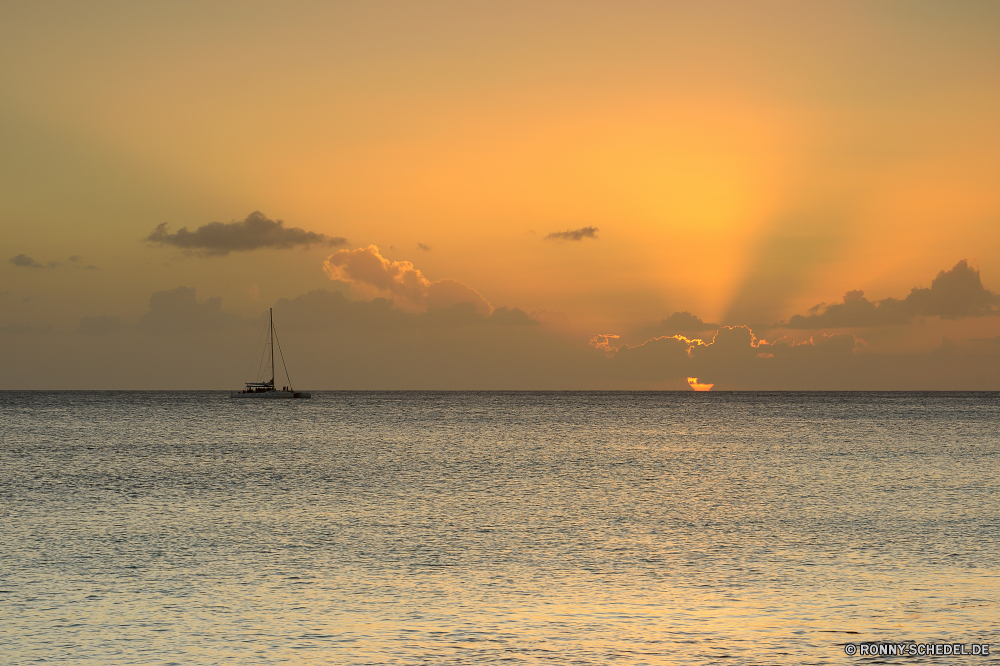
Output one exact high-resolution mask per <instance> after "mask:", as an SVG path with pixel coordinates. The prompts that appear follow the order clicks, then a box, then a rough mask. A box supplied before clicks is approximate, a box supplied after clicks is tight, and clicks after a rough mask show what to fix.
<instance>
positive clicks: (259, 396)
mask: <svg viewBox="0 0 1000 666" xmlns="http://www.w3.org/2000/svg"><path fill="white" fill-rule="evenodd" d="M229 397H230V398H253V399H254V400H281V399H286V400H289V399H295V398H299V399H302V398H310V397H312V396H311V394H310V393H309V391H263V392H261V393H246V392H244V391H233V392H232V393H230V394H229Z"/></svg>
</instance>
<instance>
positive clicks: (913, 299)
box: [785, 259, 1000, 329]
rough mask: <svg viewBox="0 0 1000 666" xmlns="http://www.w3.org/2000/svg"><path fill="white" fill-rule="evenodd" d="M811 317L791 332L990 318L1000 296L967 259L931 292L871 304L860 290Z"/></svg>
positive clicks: (798, 319) (999, 309) (797, 319)
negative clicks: (918, 320)
mask: <svg viewBox="0 0 1000 666" xmlns="http://www.w3.org/2000/svg"><path fill="white" fill-rule="evenodd" d="M809 312H810V314H809V315H807V316H802V315H795V316H794V317H792V318H791V319H790V320H789V321H788V324H786V325H785V326H786V327H787V328H794V329H818V328H849V327H871V326H887V325H893V324H895V325H900V324H908V323H910V322H912V321H913V320H914V319H916V318H917V317H931V316H938V317H941V318H942V319H959V318H962V317H990V316H997V315H998V314H1000V295H998V294H995V293H993V292H992V291H990V290H988V289H986V288H985V287H984V286H983V283H982V280H981V279H980V277H979V271H978V270H976V269H974V268H972V267H971V266H969V264H968V262H966V260H965V259H963V260H961V261H959V262H958V263H957V264H955V266H954V268H952V269H951V270H950V271H941V272H940V273H938V275H937V277H936V278H934V280H933V281H932V282H931V286H930V288H926V287H914V288H913V289H912V290H910V294H909V295H908V296H907V297H906V298H905V299H902V300H899V299H895V298H886V299H883V300H881V301H869V300H868V299H867V298H865V297H864V292H863V291H861V290H860V289H858V290H854V291H849V292H847V293H846V294H844V299H843V302H842V303H834V304H831V305H827V304H825V303H820V304H819V305H816V306H814V307H812V308H810V310H809Z"/></svg>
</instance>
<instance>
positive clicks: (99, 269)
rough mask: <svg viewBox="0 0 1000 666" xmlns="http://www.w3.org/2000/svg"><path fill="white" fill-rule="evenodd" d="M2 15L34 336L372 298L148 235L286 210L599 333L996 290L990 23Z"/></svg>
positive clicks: (884, 6)
mask: <svg viewBox="0 0 1000 666" xmlns="http://www.w3.org/2000/svg"><path fill="white" fill-rule="evenodd" d="M0 24H2V25H4V26H5V27H6V30H5V35H4V40H0V58H2V61H3V62H5V63H7V66H5V67H4V68H2V69H0V87H2V89H3V90H4V94H3V96H2V97H0V144H2V145H3V146H4V149H3V150H2V151H0V195H2V198H0V200H2V201H3V203H4V205H3V207H2V208H0V225H2V229H3V234H2V236H0V253H3V254H2V256H0V259H2V260H3V262H4V263H3V264H2V266H0V328H2V327H7V328H8V329H9V330H10V331H14V330H27V329H32V330H36V329H37V330H42V329H46V330H51V331H56V332H62V333H66V334H69V333H71V332H72V331H74V330H76V328H77V326H78V323H79V321H80V319H81V317H93V316H98V315H103V316H108V317H116V318H119V319H120V320H121V321H123V322H125V323H126V324H128V325H133V324H135V322H137V321H138V320H139V318H140V317H142V316H143V314H144V313H145V312H146V311H147V310H148V308H149V299H150V296H151V294H153V293H154V292H157V291H164V290H171V289H174V288H176V287H181V286H183V287H194V288H196V289H197V292H198V294H199V298H202V299H204V298H208V297H221V298H222V308H223V309H224V310H225V311H227V312H231V313H233V314H236V315H239V316H241V317H244V318H252V317H256V316H258V315H259V313H260V312H261V311H262V310H263V309H266V307H268V306H269V305H272V304H273V303H274V302H275V301H277V299H279V298H287V299H292V298H295V297H297V296H300V295H302V294H304V293H306V292H309V291H311V290H314V289H342V290H344V291H346V292H347V293H349V294H350V295H351V296H352V297H353V298H367V297H370V295H371V294H370V293H369V294H368V296H364V295H363V294H362V292H361V291H358V290H357V289H355V290H353V291H351V290H349V289H347V288H346V286H345V285H343V284H341V285H339V286H338V285H335V284H333V283H331V281H330V279H329V277H328V275H327V274H326V273H324V271H323V262H324V260H325V259H326V257H327V256H328V255H330V254H331V252H332V251H333V250H332V249H331V248H330V247H328V246H315V245H314V246H311V247H308V248H306V249H301V248H298V249H259V250H255V251H247V252H232V253H230V254H227V255H225V256H203V254H204V253H200V252H197V251H194V252H192V251H185V250H183V249H179V248H175V247H169V246H161V245H155V244H151V243H148V242H145V241H144V239H145V238H146V237H147V236H148V235H149V234H150V233H151V232H152V231H153V229H154V228H156V227H157V225H159V224H161V223H166V224H167V225H168V228H169V230H170V231H172V232H175V231H177V230H178V229H181V228H182V227H187V228H188V229H189V230H192V231H194V230H196V229H198V228H200V227H203V226H204V225H206V224H209V223H211V222H224V223H228V222H230V221H233V220H243V219H244V218H246V216H247V215H248V214H249V213H251V212H252V211H258V210H259V211H261V212H262V213H263V214H264V215H266V216H267V217H268V218H271V219H280V220H283V221H284V222H285V225H286V226H287V227H296V228H301V229H304V230H306V231H312V232H316V233H321V234H325V235H327V236H331V237H334V236H335V237H344V238H346V239H347V241H348V244H347V245H346V246H344V247H345V248H346V249H352V248H365V247H368V246H369V245H375V246H377V247H378V248H379V252H380V253H381V256H383V257H385V258H386V259H387V260H389V261H409V262H411V263H412V264H413V266H414V267H415V268H416V269H417V270H419V271H421V273H422V275H423V276H425V278H426V280H427V281H428V283H432V282H435V281H441V280H453V281H457V282H459V283H462V284H463V285H467V286H468V287H469V288H471V289H472V290H474V291H475V292H477V293H478V294H480V295H481V296H482V297H483V298H484V299H485V300H486V301H488V302H489V303H491V304H492V306H494V307H499V306H508V307H511V308H513V307H517V308H520V309H522V310H524V311H525V312H527V313H537V312H539V311H545V312H546V313H550V315H551V313H559V314H558V317H560V318H561V319H560V321H563V322H567V321H568V322H569V324H568V325H567V326H564V330H563V332H564V333H565V334H566V335H568V336H570V337H572V338H573V339H575V340H577V341H579V340H584V341H585V340H587V339H589V338H590V337H591V336H592V335H594V334H597V333H621V334H623V335H624V334H625V333H626V332H628V331H630V330H633V329H636V328H637V327H642V326H645V325H648V324H652V323H654V322H658V321H660V320H661V319H664V318H666V317H669V316H670V315H671V314H672V313H673V312H676V311H689V312H692V313H694V314H695V315H697V316H699V317H700V318H701V319H703V320H704V321H706V322H718V323H722V324H749V325H759V324H773V323H775V322H780V321H784V320H787V319H788V318H789V317H790V316H792V315H794V314H803V313H805V312H806V311H807V310H808V309H809V308H810V307H812V306H814V305H816V304H818V303H821V302H826V303H831V302H839V300H840V299H841V297H842V296H843V294H844V292H846V291H848V290H852V289H862V290H864V292H865V295H866V296H867V297H868V298H869V299H871V300H879V299H884V298H887V297H895V298H900V299H901V298H904V297H905V296H906V295H907V294H908V293H909V291H910V289H911V288H913V287H917V286H923V287H927V286H929V285H930V282H931V280H932V279H933V278H934V276H935V275H937V273H938V272H939V271H941V270H948V269H950V268H952V267H953V266H954V265H955V264H956V262H957V261H959V260H960V259H968V260H969V261H970V262H971V263H972V264H973V265H974V266H976V267H978V268H979V269H980V272H981V277H982V281H983V284H984V285H985V287H986V288H987V289H989V290H993V291H1000V231H998V228H1000V227H998V223H1000V190H998V189H997V187H996V184H997V183H998V182H1000V126H998V125H997V123H996V118H997V117H1000V6H998V5H997V4H996V3H993V2H981V3H963V4H962V5H960V6H958V7H955V6H945V5H941V4H939V3H929V2H928V3H922V2H897V3H878V4H877V5H873V4H871V3H863V2H859V3H837V4H836V5H830V4H829V3H793V2H778V3H754V4H753V5H739V4H736V3H699V4H691V3H629V4H626V5H624V6H615V7H612V6H609V5H607V4H605V3H546V4H544V5H539V3H509V2H505V3H493V4H490V3H475V4H471V5H470V4H468V3H459V2H453V3H420V4H418V5H413V4H408V3H357V4H353V5H346V4H340V5H335V6H330V4H329V3H291V4H283V5H281V6H277V5H273V4H269V3H188V4H184V3H180V4H178V3H171V4H163V5H156V6H151V5H149V4H147V3H143V4H142V5H141V6H140V5H135V4H134V3H132V4H130V3H88V4H87V6H86V7H82V6H75V5H65V6H61V5H56V4H40V3H30V4H22V5H17V6H4V7H3V8H0ZM587 227H595V228H597V229H598V231H597V232H596V237H595V238H589V237H584V238H582V240H567V241H559V240H546V239H545V237H546V236H547V235H548V234H550V233H553V232H562V231H568V230H576V229H583V228H587ZM418 244H422V245H423V246H424V247H426V248H429V249H422V248H421V247H420V246H419V245H418ZM22 254H23V255H25V256H26V257H30V258H31V259H32V260H33V261H35V262H37V263H38V264H39V265H41V266H46V265H48V264H49V263H52V264H55V266H54V267H52V268H46V269H45V270H41V269H39V270H34V269H32V268H30V267H28V266H26V265H15V264H13V263H11V262H10V261H8V258H11V259H12V258H14V257H16V256H19V255H22ZM72 256H78V257H80V259H78V260H76V261H72V262H71V261H69V258H70V257H72ZM89 265H92V266H94V267H95V268H94V269H89V270H88V269H86V268H85V266H89ZM356 286H357V285H356ZM362 291H363V290H362ZM366 293H367V292H366ZM538 316H539V317H541V318H543V319H544V316H543V315H541V314H539V315H538ZM996 319H1000V318H997V317H992V316H991V317H988V318H987V319H986V320H983V318H982V317H974V318H964V319H963V320H962V321H958V322H954V321H952V322H945V323H943V324H941V326H943V327H944V328H946V329H947V335H948V336H950V337H952V338H957V339H966V338H967V339H979V338H983V337H994V336H998V335H1000V327H997V326H995V325H994V320H996ZM929 325H934V326H936V325H937V324H933V322H932V323H931V324H929ZM928 330H930V329H929V328H926V327H925V328H924V329H920V330H919V331H918V330H916V329H913V328H906V327H904V328H902V329H900V330H896V331H894V332H889V331H888V330H885V329H880V330H877V331H875V330H870V331H866V332H863V333H862V332H858V335H859V336H861V337H863V338H865V339H866V340H869V339H870V340H871V341H876V342H871V343H870V344H878V345H883V346H885V348H886V349H890V348H892V347H893V345H896V347H895V348H896V349H903V348H904V347H905V348H908V349H909V348H914V349H916V348H921V349H925V350H926V349H929V348H931V347H933V346H935V345H937V344H939V343H940V340H941V335H942V333H940V332H935V333H933V334H928V333H927V331H928ZM935 330H937V329H935ZM574 336H575V337H574ZM711 379H712V378H707V379H704V381H707V382H710V381H711Z"/></svg>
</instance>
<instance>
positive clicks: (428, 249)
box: [417, 243, 431, 252]
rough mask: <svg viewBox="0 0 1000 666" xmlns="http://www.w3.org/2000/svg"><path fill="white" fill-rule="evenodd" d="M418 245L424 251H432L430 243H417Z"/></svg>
mask: <svg viewBox="0 0 1000 666" xmlns="http://www.w3.org/2000/svg"><path fill="white" fill-rule="evenodd" d="M417 247H419V248H420V249H421V250H423V251H424V252H430V251H431V246H430V245H424V244H423V243H417Z"/></svg>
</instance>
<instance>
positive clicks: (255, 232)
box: [146, 211, 347, 256]
mask: <svg viewBox="0 0 1000 666" xmlns="http://www.w3.org/2000/svg"><path fill="white" fill-rule="evenodd" d="M284 225H285V223H284V222H283V221H282V220H271V219H268V218H267V217H266V216H265V215H264V214H263V213H261V212H260V211H254V212H252V213H250V214H249V215H247V216H246V219H243V220H233V221H232V222H226V223H223V222H209V223H208V224H206V225H204V226H201V227H198V228H197V229H195V230H194V231H188V229H187V227H182V228H181V229H180V231H178V232H176V233H173V234H172V233H170V232H169V231H168V230H167V223H166V222H164V223H162V224H160V225H158V226H157V227H156V229H154V230H153V231H152V233H150V234H149V236H147V237H146V240H147V241H149V242H150V243H155V244H158V245H170V246H173V247H177V248H180V249H182V250H189V251H197V252H198V253H199V254H201V255H203V256H225V255H227V254H229V253H230V252H249V251H251V250H260V249H271V250H288V249H292V248H295V247H302V248H307V247H312V246H316V245H321V246H327V247H336V246H338V245H345V244H346V243H347V239H345V238H341V237H339V236H336V237H331V236H327V235H326V234H321V233H316V232H314V231H306V230H304V229H300V228H298V227H285V226H284Z"/></svg>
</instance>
